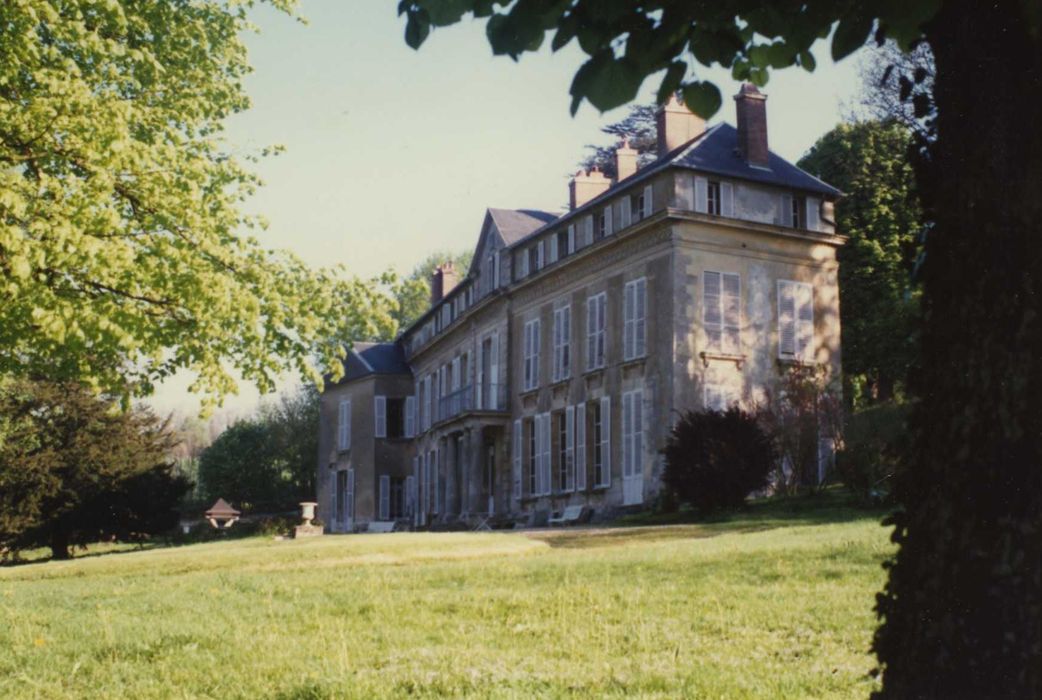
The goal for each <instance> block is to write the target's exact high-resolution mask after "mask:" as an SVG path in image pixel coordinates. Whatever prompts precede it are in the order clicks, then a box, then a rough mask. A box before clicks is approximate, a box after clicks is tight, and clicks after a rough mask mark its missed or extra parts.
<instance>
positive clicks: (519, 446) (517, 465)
mask: <svg viewBox="0 0 1042 700" xmlns="http://www.w3.org/2000/svg"><path fill="white" fill-rule="evenodd" d="M523 425H524V424H523V423H522V422H521V420H520V419H518V420H515V421H514V432H513V434H512V435H511V439H512V441H513V447H514V454H513V458H514V459H513V464H514V474H513V482H514V500H515V501H520V500H521V484H522V466H523V461H522V457H523V454H524V441H523V440H524V434H523Z"/></svg>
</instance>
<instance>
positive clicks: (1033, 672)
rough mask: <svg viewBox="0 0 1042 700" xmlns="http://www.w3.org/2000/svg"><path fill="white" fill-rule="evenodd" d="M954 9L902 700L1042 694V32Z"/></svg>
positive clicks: (938, 22) (929, 173)
mask: <svg viewBox="0 0 1042 700" xmlns="http://www.w3.org/2000/svg"><path fill="white" fill-rule="evenodd" d="M1029 6H1037V5H1036V3H1034V2H1023V3H1021V2H1017V1H1016V0H1011V1H1007V2H998V3H992V2H988V3H985V2H980V0H947V1H946V2H944V4H943V6H942V9H941V11H940V14H939V15H938V16H937V17H936V18H935V19H934V20H933V22H932V23H931V25H930V26H929V27H928V28H927V38H928V40H929V42H930V44H931V47H932V48H933V51H934V54H935V56H936V60H937V78H936V85H935V99H936V103H937V107H938V112H939V120H938V137H937V141H936V143H935V144H934V145H933V146H932V147H931V149H930V157H929V159H927V161H924V163H922V164H921V166H920V173H919V174H920V182H921V185H922V188H923V195H924V199H925V204H926V205H927V207H928V212H929V215H930V217H931V218H932V219H933V220H934V221H935V222H936V228H935V229H934V230H933V231H932V232H931V233H930V235H929V238H928V240H927V244H926V251H927V252H926V255H927V257H926V265H925V268H924V276H925V279H924V311H925V319H924V327H923V335H922V350H921V351H922V353H923V356H922V359H921V363H920V364H921V368H922V369H921V370H920V371H919V373H918V375H917V376H916V377H914V378H913V384H912V389H913V391H914V392H915V393H916V394H917V396H918V397H919V399H920V403H919V405H918V406H917V408H916V410H915V413H914V415H913V429H914V431H915V451H914V454H913V456H912V459H911V460H910V463H909V465H908V468H907V469H906V470H905V472H904V473H903V474H902V475H901V477H900V478H899V480H898V486H897V495H898V498H899V500H900V502H901V503H902V504H903V506H904V510H903V511H902V512H900V513H899V514H898V515H897V516H896V517H895V521H896V526H897V527H896V530H895V533H894V539H895V541H896V542H898V543H899V544H900V545H901V548H900V551H899V552H898V554H897V556H896V561H895V563H894V565H893V566H892V568H891V569H890V578H889V582H888V584H887V588H886V591H885V592H884V593H883V595H881V596H880V597H879V608H878V609H879V613H880V615H881V616H882V617H883V619H884V623H883V625H882V626H881V627H880V629H879V631H878V633H877V635H876V640H875V648H876V651H877V653H878V655H879V659H880V661H881V662H882V663H883V692H882V695H883V696H885V697H894V698H920V697H921V698H995V697H1001V698H1039V697H1042V318H1040V313H1042V304H1040V285H1042V236H1040V232H1042V136H1040V135H1042V40H1040V38H1039V36H1040V35H1039V34H1038V33H1037V32H1040V31H1042V27H1039V26H1037V25H1036V26H1035V27H1034V31H1033V30H1032V21H1036V22H1037V21H1039V17H1038V16H1037V15H1036V17H1035V18H1029V17H1027V16H1026V14H1025V8H1027V7H1029Z"/></svg>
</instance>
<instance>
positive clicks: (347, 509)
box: [344, 469, 355, 518]
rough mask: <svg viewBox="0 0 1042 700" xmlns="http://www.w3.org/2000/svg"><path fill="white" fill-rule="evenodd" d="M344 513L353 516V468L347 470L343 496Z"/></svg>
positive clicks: (349, 516)
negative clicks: (345, 491) (345, 489)
mask: <svg viewBox="0 0 1042 700" xmlns="http://www.w3.org/2000/svg"><path fill="white" fill-rule="evenodd" d="M344 515H345V516H346V517H348V518H354V517H355V470H354V469H348V470H347V494H346V495H345V497H344Z"/></svg>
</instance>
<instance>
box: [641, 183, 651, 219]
mask: <svg viewBox="0 0 1042 700" xmlns="http://www.w3.org/2000/svg"><path fill="white" fill-rule="evenodd" d="M652 193H653V190H652V188H651V185H648V186H647V187H645V188H644V211H642V212H641V213H640V218H642V219H646V218H648V217H649V216H651V211H652V207H653V206H654V202H652V200H651V195H652Z"/></svg>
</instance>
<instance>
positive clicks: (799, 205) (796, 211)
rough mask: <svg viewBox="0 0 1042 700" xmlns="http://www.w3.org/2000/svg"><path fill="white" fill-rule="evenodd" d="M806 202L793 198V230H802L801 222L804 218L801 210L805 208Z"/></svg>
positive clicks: (801, 198) (799, 198) (800, 198)
mask: <svg viewBox="0 0 1042 700" xmlns="http://www.w3.org/2000/svg"><path fill="white" fill-rule="evenodd" d="M806 201H807V200H806V199H804V198H803V197H793V198H792V227H793V228H801V225H802V221H801V220H802V218H803V217H802V216H800V214H801V210H802V209H803V207H804V203H805V202H806Z"/></svg>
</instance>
